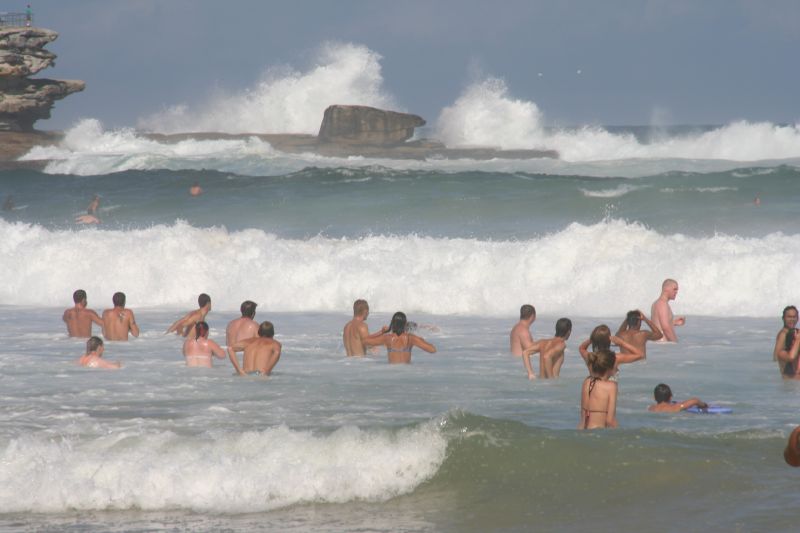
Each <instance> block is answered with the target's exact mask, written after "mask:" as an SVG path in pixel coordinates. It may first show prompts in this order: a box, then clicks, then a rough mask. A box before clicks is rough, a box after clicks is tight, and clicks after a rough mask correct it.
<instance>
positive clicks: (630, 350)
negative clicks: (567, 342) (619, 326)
mask: <svg viewBox="0 0 800 533" xmlns="http://www.w3.org/2000/svg"><path fill="white" fill-rule="evenodd" d="M590 344H591V346H592V352H601V351H609V352H611V344H616V345H617V346H619V347H620V352H619V353H614V352H611V353H614V356H615V361H616V365H617V366H618V367H619V365H621V364H626V363H633V362H634V361H638V360H640V359H643V358H644V353H642V351H641V350H640V349H639V348H637V347H636V346H634V345H633V344H631V343H629V342H627V341H624V340H622V339H621V338H619V337H617V336H614V335H611V330H610V329H608V326H606V325H605V324H600V325H599V326H597V327H596V328H594V329H593V330H592V334H591V335H589V338H588V339H586V340H585V341H583V342H582V343H581V345H580V346H579V347H578V351H580V354H581V357H583V360H584V361H586V364H587V365H588V364H589V354H590V353H591V352H589V345H590Z"/></svg>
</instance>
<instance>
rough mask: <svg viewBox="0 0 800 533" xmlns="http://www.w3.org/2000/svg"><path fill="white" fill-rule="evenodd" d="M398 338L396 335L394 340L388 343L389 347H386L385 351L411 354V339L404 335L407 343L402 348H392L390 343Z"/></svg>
mask: <svg viewBox="0 0 800 533" xmlns="http://www.w3.org/2000/svg"><path fill="white" fill-rule="evenodd" d="M399 338H400V336H399V335H397V336H396V337H395V338H394V339H392V340H390V341H389V346H387V347H386V351H387V352H388V353H411V348H413V345H412V344H411V338H410V337H408V335H406V339H407V343H406V345H405V346H403V347H402V348H392V341H393V340H395V339H399Z"/></svg>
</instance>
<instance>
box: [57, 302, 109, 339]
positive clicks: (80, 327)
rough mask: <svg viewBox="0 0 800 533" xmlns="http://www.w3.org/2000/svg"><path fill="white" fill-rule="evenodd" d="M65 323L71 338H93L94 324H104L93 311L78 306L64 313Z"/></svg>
mask: <svg viewBox="0 0 800 533" xmlns="http://www.w3.org/2000/svg"><path fill="white" fill-rule="evenodd" d="M64 322H65V323H66V324H67V333H68V334H69V336H70V337H86V338H88V337H91V336H92V322H98V323H102V320H101V319H100V316H99V315H98V314H97V313H95V312H94V311H92V310H91V309H86V308H84V307H80V306H78V305H76V306H75V307H71V308H69V309H67V310H66V311H64Z"/></svg>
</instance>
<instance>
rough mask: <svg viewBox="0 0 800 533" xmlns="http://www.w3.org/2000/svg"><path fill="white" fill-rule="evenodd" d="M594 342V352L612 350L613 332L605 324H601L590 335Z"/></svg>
mask: <svg viewBox="0 0 800 533" xmlns="http://www.w3.org/2000/svg"><path fill="white" fill-rule="evenodd" d="M589 339H590V340H591V341H592V351H595V352H599V351H601V350H611V330H610V329H608V326H606V325H605V324H600V325H599V326H597V327H596V328H594V329H593V330H592V334H591V335H589Z"/></svg>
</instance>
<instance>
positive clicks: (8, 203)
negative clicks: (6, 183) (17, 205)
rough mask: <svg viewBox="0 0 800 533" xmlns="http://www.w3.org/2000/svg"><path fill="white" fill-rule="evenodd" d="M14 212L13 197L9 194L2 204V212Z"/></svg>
mask: <svg viewBox="0 0 800 533" xmlns="http://www.w3.org/2000/svg"><path fill="white" fill-rule="evenodd" d="M13 210H14V197H13V196H11V195H10V194H9V195H8V196H6V200H5V201H4V202H3V211H13Z"/></svg>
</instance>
